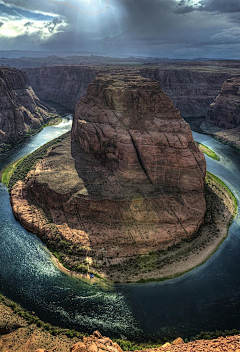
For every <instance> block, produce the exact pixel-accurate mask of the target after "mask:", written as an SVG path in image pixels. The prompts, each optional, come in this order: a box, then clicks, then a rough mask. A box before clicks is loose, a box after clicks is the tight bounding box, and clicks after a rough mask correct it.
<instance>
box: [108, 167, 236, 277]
mask: <svg viewBox="0 0 240 352" xmlns="http://www.w3.org/2000/svg"><path fill="white" fill-rule="evenodd" d="M205 192H206V202H207V212H206V215H205V220H204V223H203V225H202V226H201V227H200V229H199V231H198V232H197V233H196V234H195V235H194V237H193V238H192V239H189V240H185V241H182V242H181V243H179V244H178V245H176V246H173V247H171V248H169V249H168V250H167V251H162V252H159V253H150V254H149V255H148V256H139V257H138V258H136V259H134V260H129V261H128V262H126V263H124V264H123V265H122V266H121V268H119V267H117V266H116V267H113V266H111V267H110V268H109V271H108V273H107V274H108V275H110V276H111V275H112V277H113V278H114V281H115V282H119V283H121V282H139V283H146V282H150V281H164V280H167V279H173V278H176V277H178V276H181V275H183V274H185V273H187V272H189V271H191V270H192V269H194V268H196V267H198V266H200V265H202V264H203V263H205V262H206V261H207V260H208V259H209V258H210V257H211V256H212V255H213V254H214V253H215V252H216V250H217V249H218V248H219V246H220V245H221V244H222V242H223V241H224V240H225V239H226V237H227V234H228V228H229V226H230V224H231V223H232V221H233V219H234V218H235V216H236V215H237V209H238V205H237V200H236V198H235V196H234V195H233V193H232V192H231V190H229V188H228V187H227V186H226V185H225V184H224V183H223V182H222V181H221V180H220V179H219V178H217V177H216V176H214V175H212V174H210V173H207V177H206V188H205Z"/></svg>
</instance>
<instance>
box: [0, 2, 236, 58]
mask: <svg viewBox="0 0 240 352" xmlns="http://www.w3.org/2000/svg"><path fill="white" fill-rule="evenodd" d="M239 19H240V3H239V2H238V1H237V0H151V1H149V0H94V1H93V0H67V1H63V0H42V1H34V2H33V1H30V0H22V1H21V2H20V1H18V0H0V51H16V50H19V51H35V52H49V51H50V52H79V53H91V54H92V53H93V54H94V55H99V56H110V57H120V56H123V57H128V56H133V57H136V56H138V57H157V58H169V59H187V60H192V59H195V58H199V59H201V58H207V59H209V60H212V59H217V60H237V59H239V58H240V46H239V41H240V39H239V38H240V26H239Z"/></svg>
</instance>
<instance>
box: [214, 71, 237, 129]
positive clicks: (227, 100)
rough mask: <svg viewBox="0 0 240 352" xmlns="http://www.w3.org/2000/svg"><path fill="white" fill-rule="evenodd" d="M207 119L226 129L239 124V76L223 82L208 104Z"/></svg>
mask: <svg viewBox="0 0 240 352" xmlns="http://www.w3.org/2000/svg"><path fill="white" fill-rule="evenodd" d="M207 121H208V122H210V123H212V124H214V125H216V126H218V127H221V128H226V129H229V128H236V127H239V126H240V76H237V77H234V78H230V79H228V80H227V81H226V82H224V84H223V86H222V89H221V92H220V94H219V95H218V96H217V97H216V99H215V100H214V102H213V103H212V104H211V106H210V109H209V111H208V115H207Z"/></svg>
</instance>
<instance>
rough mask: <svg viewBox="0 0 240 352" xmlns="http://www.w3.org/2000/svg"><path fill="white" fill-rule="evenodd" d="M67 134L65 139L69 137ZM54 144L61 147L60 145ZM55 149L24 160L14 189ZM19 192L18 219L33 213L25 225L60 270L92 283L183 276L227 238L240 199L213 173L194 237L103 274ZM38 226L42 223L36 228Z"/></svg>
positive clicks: (11, 182)
mask: <svg viewBox="0 0 240 352" xmlns="http://www.w3.org/2000/svg"><path fill="white" fill-rule="evenodd" d="M67 135H68V134H67ZM67 135H65V136H64V137H62V138H66V136H67ZM58 142H59V139H58ZM50 143H56V141H55V142H54V141H53V142H50ZM51 145H52V144H49V145H47V146H45V147H44V152H43V148H40V149H39V150H37V151H35V152H34V153H33V154H31V155H30V156H27V157H26V158H24V162H22V163H21V164H20V166H19V165H18V166H17V168H16V169H14V172H13V173H12V175H11V178H10V180H9V182H8V187H9V190H11V189H12V187H13V186H14V185H15V184H16V182H17V181H19V180H22V181H23V180H24V179H25V177H26V175H27V174H28V172H29V171H30V170H32V169H33V167H34V166H35V165H36V163H37V161H38V160H39V159H42V157H44V155H45V154H46V153H47V150H48V148H49V147H50V146H51ZM38 154H39V155H38ZM8 170H9V169H7V170H6V171H5V173H4V174H3V178H4V176H6V174H11V172H9V171H8ZM19 185H20V184H19ZM20 187H21V186H20ZM14 192H15V193H14V195H13V194H12V197H11V199H12V202H13V203H14V204H13V203H12V204H13V209H14V213H15V216H16V217H17V218H18V215H17V213H16V209H17V211H19V209H20V208H21V209H22V210H21V211H24V213H25V215H26V213H27V214H28V213H29V216H28V217H29V220H28V218H27V219H25V220H24V221H22V225H23V226H24V227H25V228H26V229H28V230H30V231H32V232H34V233H36V234H37V235H38V236H39V237H40V238H41V239H42V240H43V242H44V243H45V244H46V245H47V247H48V248H49V249H50V250H51V252H52V253H53V254H54V255H55V257H56V259H54V264H55V265H56V266H57V267H58V268H59V270H61V271H62V272H64V273H65V274H68V275H70V276H77V277H79V279H87V278H88V275H89V274H93V275H94V276H95V277H96V278H97V279H100V280H101V279H103V280H106V281H110V282H115V283H124V282H127V283H130V282H149V281H163V280H166V279H169V278H175V277H177V276H180V275H182V274H184V273H186V272H188V271H190V270H192V269H193V268H195V267H197V266H199V265H201V264H203V263H204V262H205V261H206V260H207V259H208V258H209V257H210V256H211V255H212V254H213V253H214V252H215V251H216V250H217V248H218V247H219V246H220V244H221V243H222V242H223V240H224V239H225V238H226V237H227V233H228V227H229V224H230V223H231V221H232V219H233V218H234V217H235V215H236V212H237V201H236V199H235V197H234V195H233V194H232V193H231V191H230V190H229V189H228V188H227V187H226V186H225V185H224V184H223V182H222V181H221V180H219V179H218V178H216V177H215V176H213V175H211V174H208V176H207V179H206V200H207V213H206V215H205V221H204V224H203V225H202V226H201V228H200V230H199V231H198V233H196V234H195V235H194V237H193V238H191V239H188V240H184V241H182V242H181V243H179V244H177V245H175V246H172V247H170V248H168V250H165V251H158V252H153V253H149V254H148V255H140V254H139V255H137V256H136V255H135V256H132V257H131V259H129V260H126V261H125V262H121V264H118V265H109V266H106V267H105V268H104V270H103V268H101V269H100V268H99V266H97V265H96V263H94V262H93V261H89V262H88V261H87V260H88V253H89V248H87V247H86V248H84V247H79V245H77V243H72V242H68V241H66V240H62V239H61V237H59V235H57V231H56V229H55V225H54V223H53V222H52V220H51V216H48V217H47V216H46V214H44V213H43V211H42V210H41V209H38V207H37V206H34V216H33V203H31V204H32V205H31V207H30V208H29V205H28V201H27V199H26V200H21V201H20V205H21V207H20V208H19V206H18V203H17V202H16V201H17V200H18V196H17V197H16V195H17V194H18V189H17V188H16V187H15V188H14ZM22 202H24V205H23V203H22ZM20 218H21V217H20ZM34 224H36V225H37V227H36V228H35V225H34ZM40 229H41V230H40ZM55 232H56V234H55ZM78 256H81V257H83V259H84V262H83V263H81V262H79V261H77V258H78ZM76 263H77V264H76ZM99 269H100V270H99ZM78 275H79V276H78Z"/></svg>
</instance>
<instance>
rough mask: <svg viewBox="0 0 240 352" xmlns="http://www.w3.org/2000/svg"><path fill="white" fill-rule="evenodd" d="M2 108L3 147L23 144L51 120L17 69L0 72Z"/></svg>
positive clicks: (1, 142)
mask: <svg viewBox="0 0 240 352" xmlns="http://www.w3.org/2000/svg"><path fill="white" fill-rule="evenodd" d="M0 107H1V108H0V147H4V145H6V144H13V143H14V142H17V141H19V140H21V139H22V138H23V137H24V136H25V135H26V134H27V133H28V132H29V131H30V130H32V129H34V130H37V129H39V128H40V127H41V125H43V124H44V122H45V121H46V120H48V119H49V118H50V112H49V110H48V108H46V106H44V105H43V104H42V103H41V101H40V100H39V99H38V97H37V96H36V94H35V93H34V91H33V89H32V88H31V86H30V84H29V81H28V78H27V76H26V74H25V73H24V72H22V71H20V70H17V69H9V68H0Z"/></svg>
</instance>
